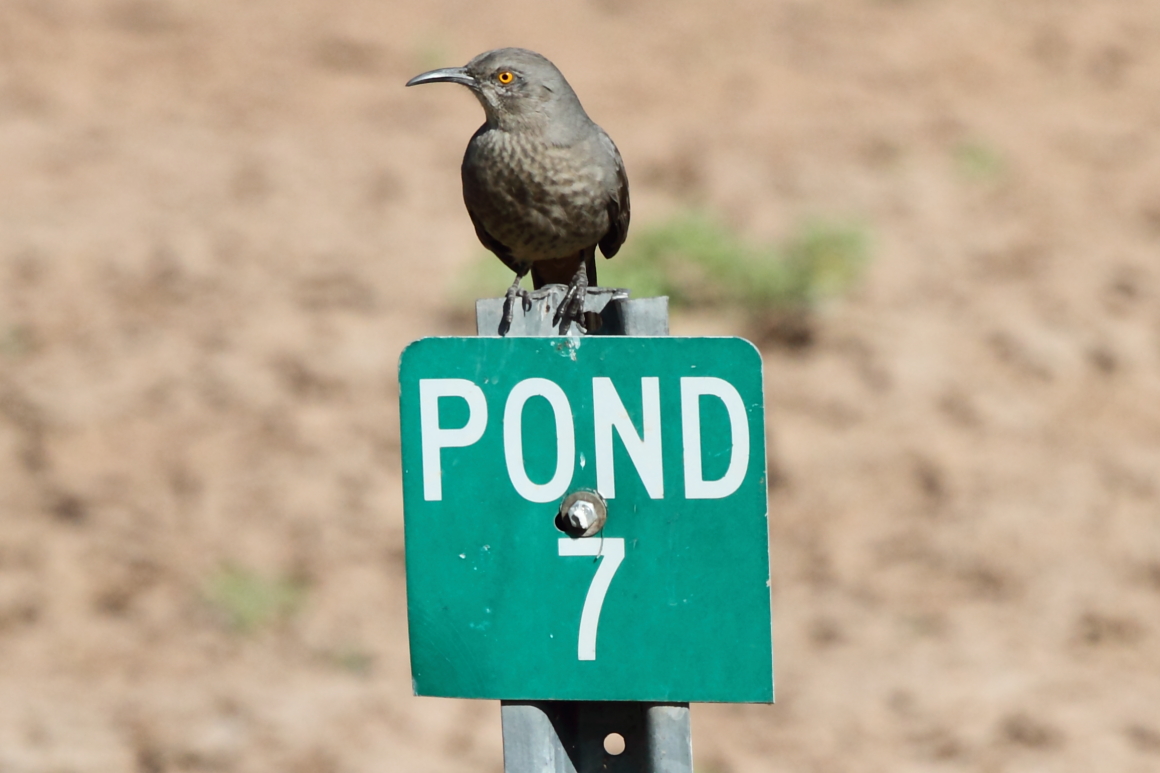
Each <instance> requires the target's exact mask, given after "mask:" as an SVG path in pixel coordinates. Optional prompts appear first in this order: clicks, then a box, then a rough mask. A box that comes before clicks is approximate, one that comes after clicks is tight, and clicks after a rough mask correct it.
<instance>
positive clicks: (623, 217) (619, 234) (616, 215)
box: [600, 135, 631, 258]
mask: <svg viewBox="0 0 1160 773" xmlns="http://www.w3.org/2000/svg"><path fill="white" fill-rule="evenodd" d="M606 136H607V135H606ZM608 143H609V144H610V145H612V140H611V139H609V140H608ZM612 153H613V155H614V156H615V158H616V179H617V186H616V193H615V194H614V195H613V196H612V197H611V198H609V200H608V233H606V234H604V236H603V237H602V238H601V239H600V251H601V252H603V253H604V257H606V258H611V257H612V256H613V255H615V254H616V253H617V251H618V250H619V249H620V245H622V244H624V239H625V237H627V236H628V219H629V216H630V214H631V213H630V210H629V204H628V174H627V173H626V172H625V171H624V161H622V160H621V158H620V151H619V150H617V149H616V145H612Z"/></svg>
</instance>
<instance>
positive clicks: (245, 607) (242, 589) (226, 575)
mask: <svg viewBox="0 0 1160 773" xmlns="http://www.w3.org/2000/svg"><path fill="white" fill-rule="evenodd" d="M305 594H306V587H305V585H304V583H302V582H301V581H298V580H294V579H289V578H267V577H263V576H261V575H259V574H257V573H256V572H253V571H251V570H249V569H244V568H242V567H239V566H233V565H225V566H222V567H221V568H220V569H218V570H217V571H216V572H214V574H213V575H212V576H211V577H210V578H209V579H208V580H207V581H206V583H205V587H204V589H203V595H204V598H205V600H206V601H207V602H208V603H209V604H210V606H211V607H213V609H214V610H215V611H216V612H217V613H218V614H220V615H221V616H222V617H223V618H224V620H225V622H226V624H227V625H228V626H229V627H230V628H231V629H232V630H234V631H238V632H239V633H250V632H252V631H255V630H257V629H259V628H262V627H264V626H266V625H268V624H270V623H273V622H276V621H278V620H282V619H285V618H287V617H289V616H291V615H292V614H294V612H296V611H297V610H298V609H299V607H300V606H301V604H302V601H303V599H304V597H305Z"/></svg>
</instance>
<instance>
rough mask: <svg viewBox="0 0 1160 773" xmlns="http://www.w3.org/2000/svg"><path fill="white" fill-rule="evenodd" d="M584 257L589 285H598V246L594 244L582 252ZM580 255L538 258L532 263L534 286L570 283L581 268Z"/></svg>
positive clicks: (538, 287)
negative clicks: (553, 258) (578, 258)
mask: <svg viewBox="0 0 1160 773" xmlns="http://www.w3.org/2000/svg"><path fill="white" fill-rule="evenodd" d="M580 255H582V256H583V258H584V269H585V273H587V274H588V286H589V287H596V247H595V245H593V246H592V247H589V248H588V249H586V250H584V252H582V253H580ZM577 257H579V256H569V257H567V258H557V259H556V260H537V261H536V262H535V263H533V264H532V287H533V288H534V289H536V290H539V289H540V288H541V287H543V286H544V285H550V284H561V285H570V284H571V283H572V278H573V277H574V276H576V270H577V269H579V268H580V262H579V261H578V260H577Z"/></svg>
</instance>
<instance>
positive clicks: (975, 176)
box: [953, 140, 1007, 182]
mask: <svg viewBox="0 0 1160 773" xmlns="http://www.w3.org/2000/svg"><path fill="white" fill-rule="evenodd" d="M953 155H954V160H955V166H956V167H957V168H958V171H959V174H960V175H962V176H963V177H965V178H967V179H968V180H977V181H980V182H989V181H992V180H995V179H997V178H999V177H1001V176H1002V175H1003V173H1004V172H1005V171H1006V167H1007V164H1006V162H1005V161H1004V159H1003V156H1002V154H1001V153H1000V152H999V151H998V150H997V149H996V148H994V147H992V146H991V145H988V144H986V143H983V142H978V141H974V140H971V141H964V142H960V143H959V144H958V145H956V146H955V148H954V151H953Z"/></svg>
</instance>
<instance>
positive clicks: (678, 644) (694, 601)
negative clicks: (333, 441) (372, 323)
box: [399, 336, 773, 702]
mask: <svg viewBox="0 0 1160 773" xmlns="http://www.w3.org/2000/svg"><path fill="white" fill-rule="evenodd" d="M399 384H400V397H399V402H400V407H401V433H402V454H403V503H404V512H405V518H406V543H407V610H408V623H409V626H410V639H411V671H412V675H413V678H414V688H415V693H416V694H417V695H437V696H447V697H463V698H499V699H509V700H518V699H526V700H633V701H658V702H659V701H676V702H692V701H746V702H769V701H772V700H773V648H772V643H771V636H770V603H769V601H770V591H769V548H768V526H767V519H766V515H767V512H766V511H767V499H766V472H765V408H764V402H763V398H762V382H761V357H760V355H759V354H758V352H757V350H756V349H755V348H754V347H753V345H752V344H750V343H748V342H747V341H744V340H741V339H739V338H671V337H665V338H637V337H614V336H609V337H593V338H484V337H479V338H426V339H423V340H420V341H417V342H415V343H413V344H411V345H410V346H409V347H407V349H406V351H404V352H403V355H402V359H401V361H400V366H399ZM578 489H590V490H596V491H599V492H600V494H602V495H603V496H604V498H605V499H606V500H607V504H608V520H607V523H606V524H605V526H604V529H603V531H601V532H600V533H599V534H597V535H595V536H592V537H581V538H573V537H569V536H568V535H567V534H564V533H563V532H561V531H560V530H558V529H557V527H556V522H555V517H556V514H557V512H558V508H559V506H560V503H561V501H562V500H563V499H564V498H565V497H567V496H568V494H570V493H571V492H573V491H576V490H578Z"/></svg>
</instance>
